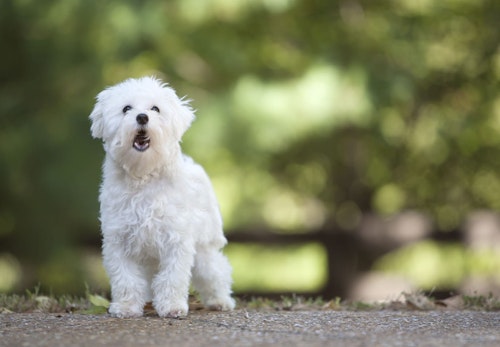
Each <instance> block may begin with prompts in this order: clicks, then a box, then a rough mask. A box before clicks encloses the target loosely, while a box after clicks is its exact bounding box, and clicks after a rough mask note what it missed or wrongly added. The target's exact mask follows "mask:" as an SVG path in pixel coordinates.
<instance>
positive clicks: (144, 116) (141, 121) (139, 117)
mask: <svg viewBox="0 0 500 347" xmlns="http://www.w3.org/2000/svg"><path fill="white" fill-rule="evenodd" d="M135 119H136V121H137V123H139V124H140V125H144V124H146V123H147V122H148V121H149V117H148V115H147V114H145V113H139V114H138V115H137V117H136V118H135Z"/></svg>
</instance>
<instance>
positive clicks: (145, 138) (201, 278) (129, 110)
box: [90, 77, 234, 317]
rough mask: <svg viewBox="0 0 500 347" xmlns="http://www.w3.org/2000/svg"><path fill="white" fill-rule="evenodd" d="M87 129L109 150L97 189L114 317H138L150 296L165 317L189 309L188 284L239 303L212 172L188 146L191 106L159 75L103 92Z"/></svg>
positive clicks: (207, 296) (207, 299) (228, 305)
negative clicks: (184, 149) (186, 151)
mask: <svg viewBox="0 0 500 347" xmlns="http://www.w3.org/2000/svg"><path fill="white" fill-rule="evenodd" d="M90 119H91V121H92V126H91V132H92V136H93V137H95V138H100V139H102V140H103V143H104V149H105V152H106V157H105V160H104V165H103V181H102V186H101V191H100V199H99V200H100V203H101V218H100V219H101V228H102V234H103V258H104V267H105V269H106V271H107V273H108V276H109V278H110V282H111V295H112V303H111V306H110V308H109V312H110V313H111V315H113V316H116V317H137V316H141V315H142V314H143V308H144V305H145V303H146V302H148V301H151V300H152V302H153V306H154V307H155V309H156V311H157V312H158V314H159V315H160V316H162V317H178V316H182V315H186V314H187V312H188V300H187V299H188V293H189V285H190V281H191V280H192V283H193V286H194V288H195V289H196V291H197V292H198V293H199V294H200V297H201V300H202V302H203V303H204V304H205V305H206V306H208V307H210V308H212V309H217V310H230V309H233V308H234V300H233V299H232V298H231V266H230V264H229V262H228V261H227V259H226V257H225V256H224V255H223V254H222V253H221V249H222V247H224V245H225V244H226V242H227V241H226V239H225V237H224V235H223V231H222V219H221V216H220V213H219V208H218V204H217V200H216V197H215V194H214V192H213V189H212V186H211V183H210V180H209V178H208V176H207V175H206V173H205V171H204V170H203V168H202V167H201V166H199V165H197V164H196V163H194V162H193V160H192V159H191V158H189V157H187V156H185V155H183V154H182V152H181V149H180V145H179V142H180V140H181V137H182V135H183V134H184V132H185V131H186V130H187V129H188V127H189V126H190V124H191V122H192V121H193V119H194V114H193V111H192V109H191V108H190V107H189V104H188V102H187V101H185V100H181V99H179V98H178V97H177V95H176V94H175V91H174V90H173V89H171V88H170V87H168V86H167V85H166V84H163V83H162V82H161V81H160V80H158V79H155V78H153V77H143V78H140V79H128V80H126V81H124V82H122V83H120V84H117V85H115V86H112V87H109V88H107V89H105V90H104V91H102V92H101V93H99V95H98V96H97V102H96V104H95V107H94V110H93V111H92V113H91V115H90Z"/></svg>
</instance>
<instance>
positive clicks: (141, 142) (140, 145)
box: [133, 130, 150, 152]
mask: <svg viewBox="0 0 500 347" xmlns="http://www.w3.org/2000/svg"><path fill="white" fill-rule="evenodd" d="M149 141H150V140H149V136H148V135H147V134H146V132H145V131H144V130H140V131H139V132H138V133H137V135H135V137H134V145H133V147H134V148H135V149H136V150H137V151H139V152H144V151H145V150H146V149H148V148H149Z"/></svg>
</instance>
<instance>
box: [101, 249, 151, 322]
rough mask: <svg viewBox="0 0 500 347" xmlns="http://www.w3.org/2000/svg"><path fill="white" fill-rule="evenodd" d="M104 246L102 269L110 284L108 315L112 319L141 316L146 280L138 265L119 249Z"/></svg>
mask: <svg viewBox="0 0 500 347" xmlns="http://www.w3.org/2000/svg"><path fill="white" fill-rule="evenodd" d="M112 248H113V247H109V243H108V244H106V243H105V244H104V248H103V258H104V259H103V260H104V267H105V269H106V272H107V273H108V276H109V279H110V282H111V298H112V302H111V305H110V306H109V313H110V314H111V315H112V316H113V317H119V318H128V317H140V316H142V314H143V310H144V304H145V297H146V294H145V293H146V291H147V286H148V283H147V280H146V279H145V278H144V276H143V273H144V271H143V269H142V268H141V266H140V265H139V264H137V263H136V262H134V261H133V260H131V259H129V258H128V257H127V256H126V255H125V254H123V252H122V250H121V249H120V248H114V249H112Z"/></svg>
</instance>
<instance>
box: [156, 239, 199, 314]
mask: <svg viewBox="0 0 500 347" xmlns="http://www.w3.org/2000/svg"><path fill="white" fill-rule="evenodd" d="M164 252H165V253H164V254H163V255H162V256H161V260H160V264H159V271H158V273H157V274H156V276H155V277H154V278H153V283H152V289H153V306H154V307H155V309H156V312H157V313H158V315H159V316H160V317H172V318H177V317H180V316H185V315H187V313H188V295H189V283H190V280H191V267H192V266H193V262H194V247H193V246H192V245H190V244H183V243H177V244H175V245H171V246H169V247H166V248H165V249H164Z"/></svg>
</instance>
